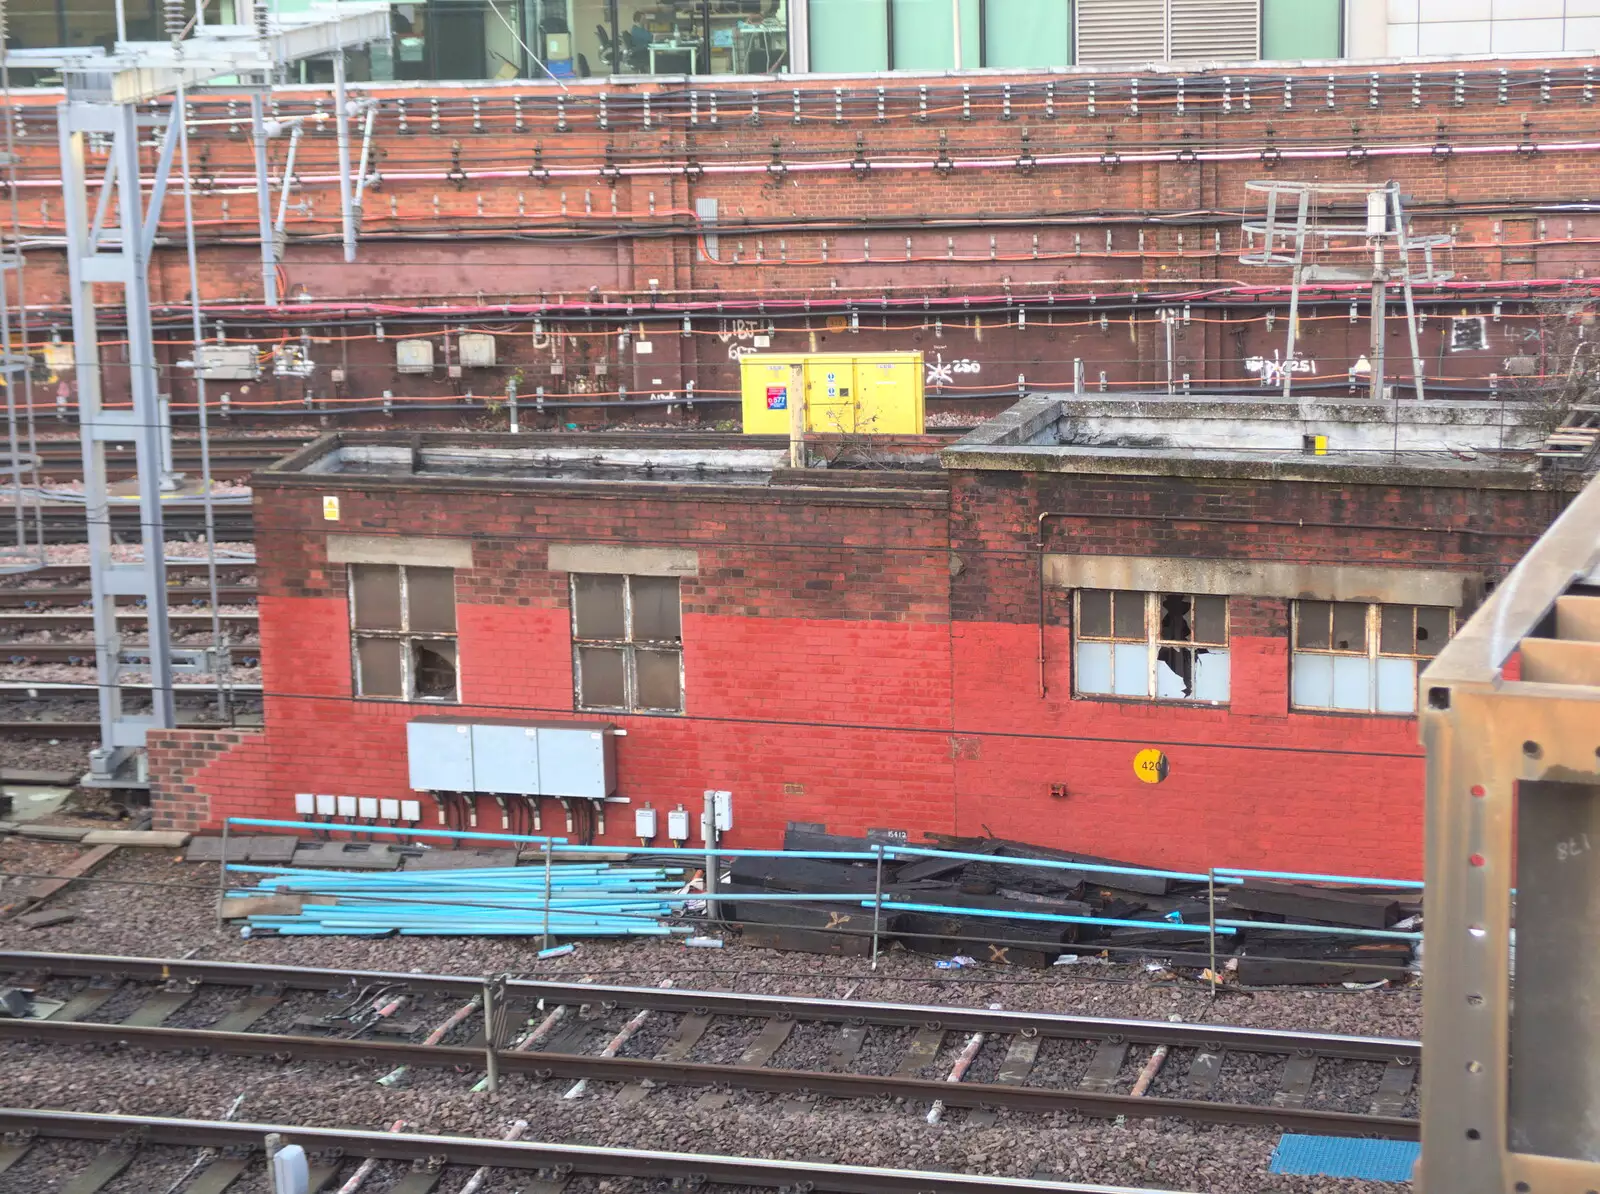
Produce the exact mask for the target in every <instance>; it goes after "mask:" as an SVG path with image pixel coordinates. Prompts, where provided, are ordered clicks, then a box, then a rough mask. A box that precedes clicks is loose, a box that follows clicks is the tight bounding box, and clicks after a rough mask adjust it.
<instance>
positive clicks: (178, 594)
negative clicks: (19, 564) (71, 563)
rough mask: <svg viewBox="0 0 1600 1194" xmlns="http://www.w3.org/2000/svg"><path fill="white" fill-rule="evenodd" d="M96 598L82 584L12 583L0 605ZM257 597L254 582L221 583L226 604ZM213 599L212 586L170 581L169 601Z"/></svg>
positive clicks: (46, 605) (127, 600)
mask: <svg viewBox="0 0 1600 1194" xmlns="http://www.w3.org/2000/svg"><path fill="white" fill-rule="evenodd" d="M91 599H92V594H91V593H90V591H89V589H88V588H87V587H83V586H79V585H60V586H51V587H49V588H27V589H25V588H22V587H20V586H16V585H12V586H7V587H3V588H0V609H6V610H12V609H36V610H50V609H54V608H56V607H58V606H65V607H72V606H87V605H88V604H89V602H90V600H91ZM255 599H256V587H255V586H254V585H240V584H232V585H229V584H221V583H219V584H218V585H217V600H219V601H221V602H222V603H223V604H224V605H238V604H240V603H243V602H247V601H254V600H255ZM138 600H139V598H138V597H137V596H135V595H133V594H130V593H124V594H121V595H119V596H118V598H117V604H118V605H125V606H131V605H134V604H135V603H136V602H137V601H138ZM210 600H211V593H210V590H209V589H207V588H206V586H204V585H192V584H190V585H181V584H180V585H174V584H170V583H169V584H168V585H167V602H168V604H169V605H171V606H174V607H177V606H180V605H183V604H185V603H187V604H190V605H204V604H207V603H209V602H210Z"/></svg>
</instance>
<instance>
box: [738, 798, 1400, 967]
mask: <svg viewBox="0 0 1600 1194" xmlns="http://www.w3.org/2000/svg"><path fill="white" fill-rule="evenodd" d="M904 840H905V839H904V837H903V836H900V835H894V836H892V837H891V836H888V835H884V836H878V835H872V836H868V837H848V836H842V835H838V834H830V833H827V832H826V831H825V829H824V827H822V826H820V825H791V826H790V828H789V831H788V833H787V834H786V835H785V838H784V849H785V850H792V851H797V852H806V853H815V852H819V851H839V852H857V853H859V852H870V851H871V850H872V849H873V848H874V847H875V846H877V845H900V844H904ZM926 846H927V847H929V848H932V849H939V850H948V851H953V852H956V853H963V854H982V855H985V856H986V857H985V858H984V859H983V860H981V861H974V860H970V859H954V858H911V859H889V860H886V861H885V863H884V865H883V873H882V896H883V901H882V908H881V911H880V912H879V913H878V915H877V918H876V919H877V926H876V927H877V930H878V933H879V934H880V939H879V944H880V948H887V947H889V946H890V945H892V944H896V943H897V944H899V945H900V946H902V947H903V948H905V949H908V950H913V951H916V952H919V953H926V954H931V955H937V956H940V957H952V956H965V957H970V958H973V959H975V960H977V961H978V962H984V963H1009V964H1013V965H1023V966H1048V965H1050V964H1051V963H1053V962H1054V961H1056V959H1057V958H1059V957H1060V956H1061V955H1062V954H1064V953H1067V954H1077V955H1080V956H1081V955H1104V956H1105V957H1106V958H1107V959H1108V960H1110V961H1113V962H1136V961H1141V960H1146V959H1149V960H1159V961H1160V962H1162V963H1164V964H1165V965H1167V966H1171V967H1174V968H1196V969H1198V968H1202V967H1205V966H1207V965H1209V963H1210V960H1211V959H1210V952H1209V945H1208V942H1207V937H1206V934H1205V933H1204V932H1198V933H1197V932H1175V931H1173V927H1172V926H1173V921H1174V920H1181V921H1182V922H1183V923H1185V924H1187V925H1192V926H1204V925H1205V924H1206V923H1207V885H1206V884H1205V883H1195V882H1186V881H1183V880H1174V879H1167V878H1163V877H1160V876H1155V875H1117V874H1112V875H1108V874H1105V873H1103V872H1096V871H1092V870H1076V869H1072V868H1070V867H1066V868H1057V867H1049V868H1046V867H1030V866H1018V865H1014V864H1013V865H1008V864H1007V861H1006V860H1007V859H1048V860H1051V861H1054V862H1064V863H1083V864H1085V865H1109V866H1122V867H1137V866H1139V865H1140V864H1137V863H1129V862H1120V861H1117V860H1115V859H1108V858H1097V857H1094V856H1091V855H1086V854H1074V853H1072V852H1069V851H1065V850H1055V849H1050V848H1048V847H1044V846H1035V845H1031V844H1029V843H1027V842H1016V841H1007V840H1005V839H1002V838H959V837H948V836H935V835H929V840H928V841H927V842H926ZM730 879H731V882H726V883H724V884H722V885H721V887H720V889H719V890H720V894H721V895H722V896H723V897H725V898H724V899H723V901H722V903H721V908H720V911H721V914H722V916H723V917H724V918H725V919H727V920H729V921H733V922H736V923H738V924H739V925H740V926H741V928H742V932H743V936H744V939H745V941H747V942H748V943H750V944H756V945H765V946H770V947H773V948H778V949H794V950H805V951H809V952H815V953H830V954H846V955H862V956H864V955H866V954H868V953H870V952H871V949H872V935H873V931H874V908H873V902H874V892H875V891H876V890H877V884H878V879H879V877H878V869H877V867H876V866H875V865H874V864H873V863H870V862H868V863H855V862H849V861H844V860H829V859H817V858H801V857H795V858H783V857H778V858H739V859H735V860H734V861H733V863H732V865H731V868H730ZM756 893H791V894H802V895H832V896H838V897H840V898H839V899H837V900H827V901H818V902H811V903H786V902H781V901H767V900H743V901H741V900H740V899H739V898H738V897H739V896H740V895H751V894H756ZM1414 894H1415V893H1409V892H1408V893H1405V894H1404V895H1400V894H1395V893H1392V892H1373V891H1372V890H1371V889H1363V890H1351V889H1346V888H1334V887H1324V886H1309V885H1296V884H1287V883H1277V882H1266V881H1258V880H1250V881H1248V882H1246V883H1244V884H1243V885H1228V886H1221V885H1219V886H1218V888H1217V892H1216V915H1217V918H1218V919H1226V920H1251V921H1260V922H1264V923H1265V922H1274V921H1275V922H1278V923H1290V924H1296V925H1307V926H1315V927H1318V928H1320V927H1324V926H1325V927H1326V928H1327V930H1328V932H1327V933H1325V934H1324V933H1320V932H1315V931H1311V932H1295V933H1291V932H1284V931H1281V930H1279V931H1275V930H1271V929H1266V928H1263V929H1259V930H1255V929H1250V928H1243V929H1240V930H1239V931H1238V932H1237V933H1235V934H1231V935H1219V936H1218V938H1217V953H1218V966H1219V968H1220V967H1222V966H1223V965H1227V966H1228V968H1229V969H1230V970H1231V971H1233V972H1234V981H1237V982H1239V983H1241V984H1243V985H1248V986H1268V985H1280V984H1286V983H1336V982H1363V981H1376V980H1378V979H1385V978H1387V979H1392V980H1399V979H1402V978H1404V977H1405V975H1406V973H1407V972H1406V966H1407V964H1408V963H1409V962H1410V961H1411V947H1410V945H1409V943H1407V942H1405V941H1400V940H1388V939H1382V938H1364V937H1356V936H1350V935H1348V934H1344V935H1341V934H1340V932H1339V930H1340V929H1351V928H1357V929H1389V928H1393V927H1394V926H1395V925H1396V924H1397V923H1398V922H1400V921H1402V920H1404V919H1405V918H1407V917H1410V916H1415V915H1417V914H1418V913H1419V912H1420V908H1419V906H1418V905H1417V904H1416V903H1414V902H1408V899H1411V898H1413V897H1414ZM906 904H919V905H928V906H937V908H938V909H939V910H938V911H927V910H923V909H908V908H906V907H904V905H906ZM993 912H1013V913H1018V914H1034V915H1037V914H1040V913H1048V914H1052V915H1058V916H1081V917H1095V918H1099V919H1105V920H1119V921H1132V922H1137V923H1136V924H1131V925H1116V926H1113V925H1096V924H1076V923H1071V922H1060V921H1044V920H1034V919H1030V918H1028V916H1027V915H1018V916H1016V917H1015V918H1012V917H996V916H993V915H982V914H981V913H993ZM1146 925H1148V927H1146Z"/></svg>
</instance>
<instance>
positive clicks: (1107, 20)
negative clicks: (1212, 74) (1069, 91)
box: [1075, 0, 1261, 66]
mask: <svg viewBox="0 0 1600 1194" xmlns="http://www.w3.org/2000/svg"><path fill="white" fill-rule="evenodd" d="M1075 8H1076V9H1077V38H1078V53H1077V61H1078V62H1079V63H1080V64H1083V65H1085V66H1104V65H1113V64H1119V63H1134V62H1165V61H1169V60H1172V59H1185V58H1188V59H1194V58H1199V59H1223V60H1232V61H1250V60H1254V59H1258V58H1260V57H1261V0H1078V3H1077V4H1076V5H1075Z"/></svg>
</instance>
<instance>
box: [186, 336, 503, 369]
mask: <svg viewBox="0 0 1600 1194" xmlns="http://www.w3.org/2000/svg"><path fill="white" fill-rule="evenodd" d="M454 340H455V359H454V360H452V361H450V362H449V371H450V375H451V376H452V377H456V376H459V375H460V371H461V370H462V369H493V368H494V367H495V363H496V356H495V339H494V337H493V336H491V335H489V334H488V333H487V332H463V333H462V334H460V335H458V336H456V337H454ZM289 348H290V349H292V350H294V351H295V352H300V350H299V348H298V347H297V346H294V345H290V346H289ZM195 359H196V370H195V371H196V372H197V373H198V374H199V375H200V376H201V377H203V378H205V379H206V380H207V381H255V380H256V379H257V378H259V377H260V376H261V357H260V355H259V354H258V353H257V351H256V347H255V345H253V344H202V345H201V346H200V349H199V351H198V353H197V354H196V358H195ZM310 366H311V362H310V361H309V360H306V361H302V362H299V363H298V364H297V366H296V368H295V369H294V370H293V372H294V373H295V375H296V376H309V374H310ZM394 369H395V372H396V373H432V372H433V371H434V364H433V341H432V340H419V339H408V340H396V341H395V342H394ZM285 371H286V370H285V369H284V368H283V366H282V363H281V362H275V364H274V372H275V373H278V374H280V375H282V374H283V373H285Z"/></svg>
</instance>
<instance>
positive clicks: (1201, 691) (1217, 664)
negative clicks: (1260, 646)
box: [1073, 589, 1229, 704]
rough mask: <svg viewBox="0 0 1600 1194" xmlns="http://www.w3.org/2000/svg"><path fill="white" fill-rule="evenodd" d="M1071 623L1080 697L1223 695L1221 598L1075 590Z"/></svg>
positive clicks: (1224, 615) (1218, 699) (1207, 698)
mask: <svg viewBox="0 0 1600 1194" xmlns="http://www.w3.org/2000/svg"><path fill="white" fill-rule="evenodd" d="M1073 628H1074V652H1073V661H1074V664H1075V666H1074V667H1073V690H1074V692H1075V693H1076V694H1077V695H1078V696H1080V697H1105V696H1110V697H1125V698H1128V699H1132V700H1147V701H1185V702H1199V703H1203V704H1222V703H1224V702H1226V701H1227V699H1228V680H1229V662H1228V599H1227V598H1226V597H1217V596H1212V595H1204V594H1189V593H1138V592H1131V591H1128V590H1122V589H1118V590H1111V589H1079V590H1078V591H1077V592H1076V593H1075V594H1074V606H1073Z"/></svg>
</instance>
